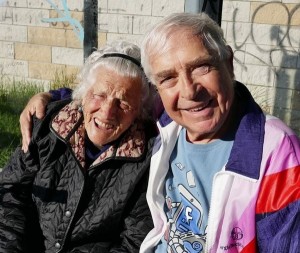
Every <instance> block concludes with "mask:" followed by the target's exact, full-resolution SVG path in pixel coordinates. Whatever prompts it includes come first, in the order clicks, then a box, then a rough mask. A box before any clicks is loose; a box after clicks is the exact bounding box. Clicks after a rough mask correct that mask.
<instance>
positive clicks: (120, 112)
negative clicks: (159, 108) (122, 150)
mask: <svg viewBox="0 0 300 253" xmlns="http://www.w3.org/2000/svg"><path fill="white" fill-rule="evenodd" d="M91 75H92V76H91V80H92V82H93V84H92V86H91V88H90V89H89V90H88V91H87V93H86V95H85V96H84V97H83V100H82V106H83V112H84V123H85V129H86V132H87V135H88V137H89V139H90V140H91V141H92V142H93V143H94V145H95V146H97V147H99V148H100V147H101V146H103V145H105V144H107V143H109V142H111V141H114V140H116V139H118V138H119V137H120V135H121V134H122V133H124V132H125V131H126V130H127V129H128V128H129V127H130V126H131V125H132V123H133V122H134V120H135V119H136V118H137V116H138V115H139V113H140V106H141V102H140V101H141V92H142V82H141V79H140V78H132V77H124V76H121V75H119V74H117V73H116V72H115V71H114V70H111V69H108V68H105V67H103V66H100V67H98V68H96V69H95V70H93V71H92V72H91Z"/></svg>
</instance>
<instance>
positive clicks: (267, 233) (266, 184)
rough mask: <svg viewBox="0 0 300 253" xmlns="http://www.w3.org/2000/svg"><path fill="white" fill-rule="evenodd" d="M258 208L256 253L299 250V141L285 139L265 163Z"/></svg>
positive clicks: (291, 137) (290, 137)
mask: <svg viewBox="0 0 300 253" xmlns="http://www.w3.org/2000/svg"><path fill="white" fill-rule="evenodd" d="M267 166H268V170H269V171H271V172H268V173H267V174H266V175H265V176H264V178H263V181H262V185H261V189H260V193H259V197H258V201H257V206H256V229H257V243H258V248H259V252H298V251H299V248H300V141H299V139H298V138H297V137H296V136H295V135H290V136H289V135H285V136H284V137H283V138H282V140H281V141H280V142H279V145H278V146H277V148H276V149H274V150H273V151H272V154H271V156H270V157H269V159H268V163H267Z"/></svg>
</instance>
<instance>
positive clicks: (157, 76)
mask: <svg viewBox="0 0 300 253" xmlns="http://www.w3.org/2000/svg"><path fill="white" fill-rule="evenodd" d="M174 73H175V71H174V70H172V69H168V70H163V71H160V72H158V73H156V74H154V77H155V79H161V78H164V77H166V76H169V75H172V74H174Z"/></svg>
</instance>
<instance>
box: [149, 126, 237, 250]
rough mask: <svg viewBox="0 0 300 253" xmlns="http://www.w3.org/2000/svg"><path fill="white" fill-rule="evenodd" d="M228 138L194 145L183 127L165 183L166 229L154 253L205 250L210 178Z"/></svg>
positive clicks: (221, 161)
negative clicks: (187, 138)
mask: <svg viewBox="0 0 300 253" xmlns="http://www.w3.org/2000/svg"><path fill="white" fill-rule="evenodd" d="M227 139H229V140H215V141H213V142H211V143H208V144H193V143H190V142H187V141H186V130H185V129H183V130H182V131H181V132H180V135H179V137H178V140H177V143H176V145H175V148H174V150H173V152H172V155H171V157H170V169H169V172H168V174H167V177H166V184H165V196H166V204H165V213H166V216H167V218H168V229H167V231H166V232H165V235H164V238H162V239H161V241H160V243H159V244H158V245H157V247H156V250H155V252H159V253H160V252H161V253H162V252H163V253H166V252H174V253H175V252H183V251H184V252H193V253H194V252H195V253H196V252H197V253H198V252H204V248H205V243H206V228H207V220H208V212H209V207H210V199H211V191H212V182H213V177H214V175H215V174H216V173H217V172H218V171H220V170H221V169H222V168H223V166H224V165H225V164H226V162H227V161H228V158H229V155H230V151H231V148H232V145H233V138H227ZM171 249H172V250H173V251H171Z"/></svg>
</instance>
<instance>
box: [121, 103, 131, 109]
mask: <svg viewBox="0 0 300 253" xmlns="http://www.w3.org/2000/svg"><path fill="white" fill-rule="evenodd" d="M119 107H120V108H121V109H122V110H123V111H129V110H130V109H131V106H130V105H129V104H128V103H126V102H124V101H120V102H119Z"/></svg>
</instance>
